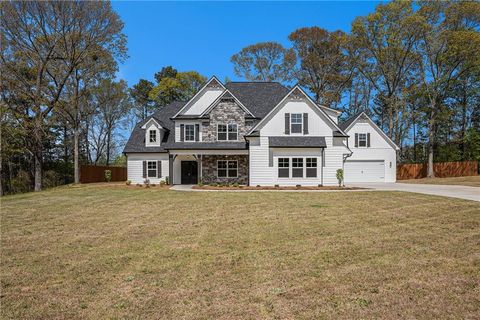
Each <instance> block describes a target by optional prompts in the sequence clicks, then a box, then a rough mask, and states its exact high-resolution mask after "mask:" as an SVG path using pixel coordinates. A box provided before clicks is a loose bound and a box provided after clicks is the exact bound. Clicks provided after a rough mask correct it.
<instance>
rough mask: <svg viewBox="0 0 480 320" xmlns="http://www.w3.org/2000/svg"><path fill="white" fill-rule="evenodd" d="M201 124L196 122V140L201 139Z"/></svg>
mask: <svg viewBox="0 0 480 320" xmlns="http://www.w3.org/2000/svg"><path fill="white" fill-rule="evenodd" d="M199 136H200V125H199V124H198V123H197V124H195V141H199V139H200V137H199Z"/></svg>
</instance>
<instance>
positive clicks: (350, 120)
mask: <svg viewBox="0 0 480 320" xmlns="http://www.w3.org/2000/svg"><path fill="white" fill-rule="evenodd" d="M362 116H363V117H365V118H366V119H367V121H368V122H369V123H370V125H371V126H372V127H373V128H374V129H375V130H376V131H377V132H378V133H379V134H380V135H381V136H382V137H383V138H384V139H385V140H386V141H387V143H389V144H390V145H391V146H392V147H393V148H394V149H395V150H400V148H399V147H398V146H397V145H396V143H395V142H393V140H392V139H390V137H389V136H387V135H386V134H385V132H383V130H382V129H380V127H379V126H378V125H377V124H376V123H375V122H374V121H373V120H372V119H370V117H369V116H368V115H367V114H366V113H365V112H364V111H360V112H358V113H356V114H354V115H353V116H352V117H350V118H348V119H347V120H345V121H343V122H342V123H341V124H340V127H342V130H344V131H348V129H350V127H351V126H352V125H353V124H354V123H355V122H356V121H357V120H358V119H360V118H361V117H362Z"/></svg>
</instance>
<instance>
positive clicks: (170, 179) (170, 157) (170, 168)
mask: <svg viewBox="0 0 480 320" xmlns="http://www.w3.org/2000/svg"><path fill="white" fill-rule="evenodd" d="M174 160H175V159H174V158H173V155H172V154H169V155H168V183H169V184H170V185H173V161H174Z"/></svg>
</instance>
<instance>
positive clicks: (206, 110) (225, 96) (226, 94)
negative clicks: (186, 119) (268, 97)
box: [200, 89, 254, 117]
mask: <svg viewBox="0 0 480 320" xmlns="http://www.w3.org/2000/svg"><path fill="white" fill-rule="evenodd" d="M222 98H231V99H234V100H235V101H236V102H237V103H238V105H239V106H240V108H242V110H243V111H245V112H246V113H248V114H250V116H252V117H254V115H253V113H251V112H250V110H248V108H247V107H245V106H244V105H243V103H242V102H241V101H240V100H238V98H237V97H235V95H234V94H233V93H231V92H230V90H228V89H226V90H225V91H224V92H223V93H222V94H221V95H220V96H219V97H218V98H217V99H215V101H213V102H212V104H211V105H210V106H209V107H208V108H207V109H205V111H203V112H202V113H201V114H200V117H203V116H205V115H207V114H209V113H210V111H212V109H213V108H214V107H215V106H216V105H217V103H218V102H220V100H222Z"/></svg>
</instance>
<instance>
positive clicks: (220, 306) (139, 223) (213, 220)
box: [0, 185, 480, 319]
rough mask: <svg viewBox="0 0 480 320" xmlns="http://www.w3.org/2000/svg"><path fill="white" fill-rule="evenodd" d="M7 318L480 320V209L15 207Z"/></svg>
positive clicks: (239, 199) (200, 204)
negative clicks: (405, 319)
mask: <svg viewBox="0 0 480 320" xmlns="http://www.w3.org/2000/svg"><path fill="white" fill-rule="evenodd" d="M1 205H2V208H1V209H2V210H1V249H2V250H1V251H2V252H1V253H2V257H1V265H0V266H1V271H0V272H1V289H2V290H1V317H2V318H16V319H18V318H37V319H53V318H56V319H60V318H62V319H85V318H89V319H105V318H128V319H132V318H135V319H147V318H152V319H160V318H165V319H312V318H313V319H322V318H325V319H327V318H344V319H359V318H364V319H371V318H383V319H389V318H390V319H391V318H410V319H412V318H422V319H438V318H442V319H446V318H451V319H459V318H470V319H473V318H478V316H479V315H480V251H479V246H480V204H479V203H477V202H473V201H466V200H460V199H452V198H442V197H434V196H427V195H421V194H414V193H401V192H372V191H362V192H330V193H307V192H305V193H303V192H298V193H285V192H279V193H275V192H257V193H255V192H244V193H231V192H230V193H223V192H188V193H187V192H175V191H170V190H161V189H159V187H155V188H150V189H144V188H140V187H126V186H119V185H116V186H105V185H89V186H76V187H63V188H58V189H54V190H49V191H45V192H41V193H37V194H33V193H31V194H23V195H17V196H7V197H4V198H3V199H2V204H1Z"/></svg>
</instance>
